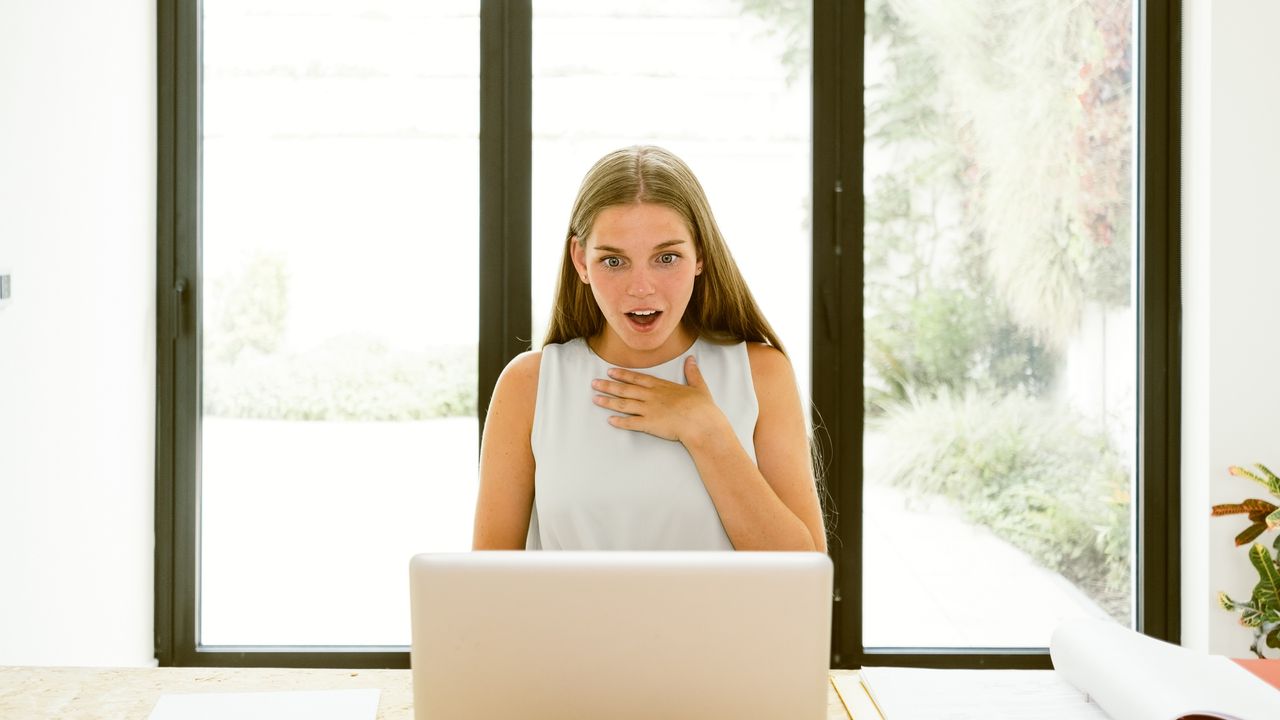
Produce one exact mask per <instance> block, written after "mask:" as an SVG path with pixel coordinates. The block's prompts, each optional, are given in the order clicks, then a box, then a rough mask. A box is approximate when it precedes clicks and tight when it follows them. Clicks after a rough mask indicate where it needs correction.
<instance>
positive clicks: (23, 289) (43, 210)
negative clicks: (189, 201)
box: [0, 0, 156, 665]
mask: <svg viewBox="0 0 1280 720" xmlns="http://www.w3.org/2000/svg"><path fill="white" fill-rule="evenodd" d="M155 27H156V20H155V2H154V0H115V1H114V2H110V3H103V2H97V0H56V1H50V2H16V1H9V0H6V1H5V2H3V3H0V268H5V269H8V270H10V271H11V272H12V275H13V298H12V300H11V301H10V302H9V303H8V304H7V305H6V306H4V307H0V665H5V664H59V665H62V664H65V665H138V664H149V663H150V662H151V661H152V639H151V637H152V603H153V599H152V597H153V594H152V566H153V562H154V551H153V543H152V536H153V532H152V527H153V520H152V518H153V506H154V503H153V500H152V497H153V485H154V469H153V466H154V459H153V456H154V450H153V448H154V444H153V439H152V438H153V435H154V418H155V410H154V407H155V313H156V307H155V265H156V260H155V255H156V251H155V247H156V241H155V237H156V235H155V183H156V181H155V178H156V173H155V167H156V147H155V146H156V141H155V138H156V119H155V118H156V79H155V78H156V59H155V47H156V29H155Z"/></svg>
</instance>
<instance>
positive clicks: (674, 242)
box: [596, 239, 687, 255]
mask: <svg viewBox="0 0 1280 720" xmlns="http://www.w3.org/2000/svg"><path fill="white" fill-rule="evenodd" d="M685 242H687V241H686V240H680V239H676V240H667V241H666V242H660V243H658V244H657V245H654V246H653V250H655V251H656V250H665V249H666V248H669V247H671V246H673V245H680V244H682V243H685ZM596 252H607V253H612V254H614V255H626V254H627V253H626V251H625V250H623V249H622V248H616V247H613V246H612V245H597V246H596Z"/></svg>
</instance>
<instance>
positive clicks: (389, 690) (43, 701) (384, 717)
mask: <svg viewBox="0 0 1280 720" xmlns="http://www.w3.org/2000/svg"><path fill="white" fill-rule="evenodd" d="M848 672H854V671H852V670H834V671H832V673H833V674H836V675H840V674H844V673H848ZM355 688H378V689H379V690H381V691H382V695H381V698H380V700H379V702H378V720H412V719H413V689H412V685H411V682H410V679H409V671H408V670H329V669H326V670H310V669H293V668H63V667H52V668H48V667H0V718H15V719H16V718H22V719H23V720H46V719H48V720H53V718H58V719H59V720H62V719H64V718H65V719H66V720H146V719H147V716H148V715H150V714H151V709H152V707H154V706H155V704H156V700H158V699H159V698H160V695H162V694H163V693H179V692H211V691H222V692H253V691H260V690H343V689H355ZM827 720H849V715H848V713H847V712H846V711H845V708H844V704H843V703H842V702H841V701H840V697H839V696H838V695H837V694H836V692H835V688H834V687H832V686H829V687H828V689H827Z"/></svg>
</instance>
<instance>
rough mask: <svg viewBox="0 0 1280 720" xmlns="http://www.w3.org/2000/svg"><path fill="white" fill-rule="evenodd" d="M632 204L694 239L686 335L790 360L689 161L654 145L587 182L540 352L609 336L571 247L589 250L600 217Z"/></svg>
mask: <svg viewBox="0 0 1280 720" xmlns="http://www.w3.org/2000/svg"><path fill="white" fill-rule="evenodd" d="M632 203H652V204H655V205H662V206H664V207H668V208H671V209H672V210H674V211H675V212H676V213H677V214H678V215H680V217H681V218H682V219H683V220H684V223H685V225H686V226H687V227H688V228H689V232H690V234H691V235H693V245H694V250H695V251H696V252H697V254H698V258H699V259H701V260H702V273H701V274H700V275H698V276H697V277H695V278H694V281H693V296H692V297H691V298H689V305H688V307H687V308H686V309H685V311H684V318H683V322H684V324H685V327H687V328H688V329H689V330H690V331H691V332H693V333H694V335H695V336H696V335H701V336H704V337H706V338H707V339H709V340H712V341H716V342H743V341H750V342H761V343H767V344H769V345H772V346H773V347H775V348H777V349H778V350H780V351H782V352H783V353H785V352H786V351H785V350H783V348H782V343H781V342H779V341H778V336H777V335H776V334H775V333H774V331H773V328H772V327H771V326H770V325H769V321H768V320H765V318H764V313H762V312H760V308H759V306H758V305H756V301H755V298H754V297H752V296H751V291H750V290H749V289H748V288H747V283H746V281H745V280H743V279H742V273H741V271H739V270H738V264H737V263H736V262H734V260H733V255H732V253H730V252H729V248H728V246H727V245H726V244H725V242H724V236H723V235H721V234H720V228H719V226H717V225H716V220H715V217H714V216H713V215H712V214H711V205H710V204H709V203H708V202H707V195H706V193H705V192H703V190H702V185H701V184H699V183H698V179H697V178H696V177H694V175H693V171H692V170H690V169H689V166H688V165H685V164H684V161H682V160H681V159H680V158H678V157H676V156H675V155H673V154H672V153H671V152H669V151H667V150H664V149H662V148H660V147H655V146H653V145H633V146H632V147H627V148H622V149H621V150H615V151H613V152H611V153H609V154H608V155H605V156H604V157H602V158H600V160H599V161H597V162H596V164H595V165H593V166H592V167H591V170H589V171H588V172H587V176H586V177H585V178H583V180H582V186H581V187H579V188H578V197H577V199H576V200H574V202H573V213H572V214H571V215H570V220H569V231H568V233H567V234H566V235H565V244H564V259H563V260H562V262H561V264H560V280H559V282H558V283H557V284H556V299H555V303H554V304H553V305H552V308H551V322H550V324H549V325H548V326H547V335H546V338H545V339H544V340H543V344H550V343H562V342H567V341H569V340H572V339H574V338H578V337H582V338H590V337H595V336H596V335H598V334H599V333H600V332H601V331H603V330H604V326H605V319H604V314H603V313H601V312H600V308H599V306H598V305H596V300H595V297H593V296H592V294H591V288H590V287H588V286H587V285H586V284H584V283H582V282H579V278H578V272H577V270H576V268H574V265H573V256H572V254H571V253H570V249H569V243H570V242H573V239H574V237H577V239H578V244H579V245H581V246H582V247H584V248H585V247H586V243H587V238H588V237H589V236H590V235H591V229H592V226H593V225H594V224H595V221H596V217H598V216H599V215H600V213H601V212H602V211H604V210H605V209H606V208H610V207H615V206H618V205H629V204H632Z"/></svg>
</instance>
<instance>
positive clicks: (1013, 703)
mask: <svg viewBox="0 0 1280 720" xmlns="http://www.w3.org/2000/svg"><path fill="white" fill-rule="evenodd" d="M861 674H862V682H863V684H864V685H865V686H866V688H867V693H868V694H869V695H870V696H871V699H872V700H873V701H874V702H875V704H876V707H878V708H879V709H880V713H881V714H882V715H883V716H884V720H925V719H926V718H929V719H934V720H989V719H990V718H1003V719H1004V720H1106V717H1107V716H1106V714H1104V713H1103V712H1102V710H1101V708H1099V707H1098V706H1097V705H1094V704H1092V703H1090V702H1089V699H1088V698H1087V697H1086V696H1085V695H1084V693H1082V692H1080V691H1079V690H1076V689H1075V688H1074V687H1072V686H1071V685H1070V684H1069V683H1067V682H1066V681H1065V680H1063V679H1062V678H1060V677H1058V675H1057V674H1056V673H1054V671H1052V670H928V669H921V668H896V667H864V668H862V671H861Z"/></svg>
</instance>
